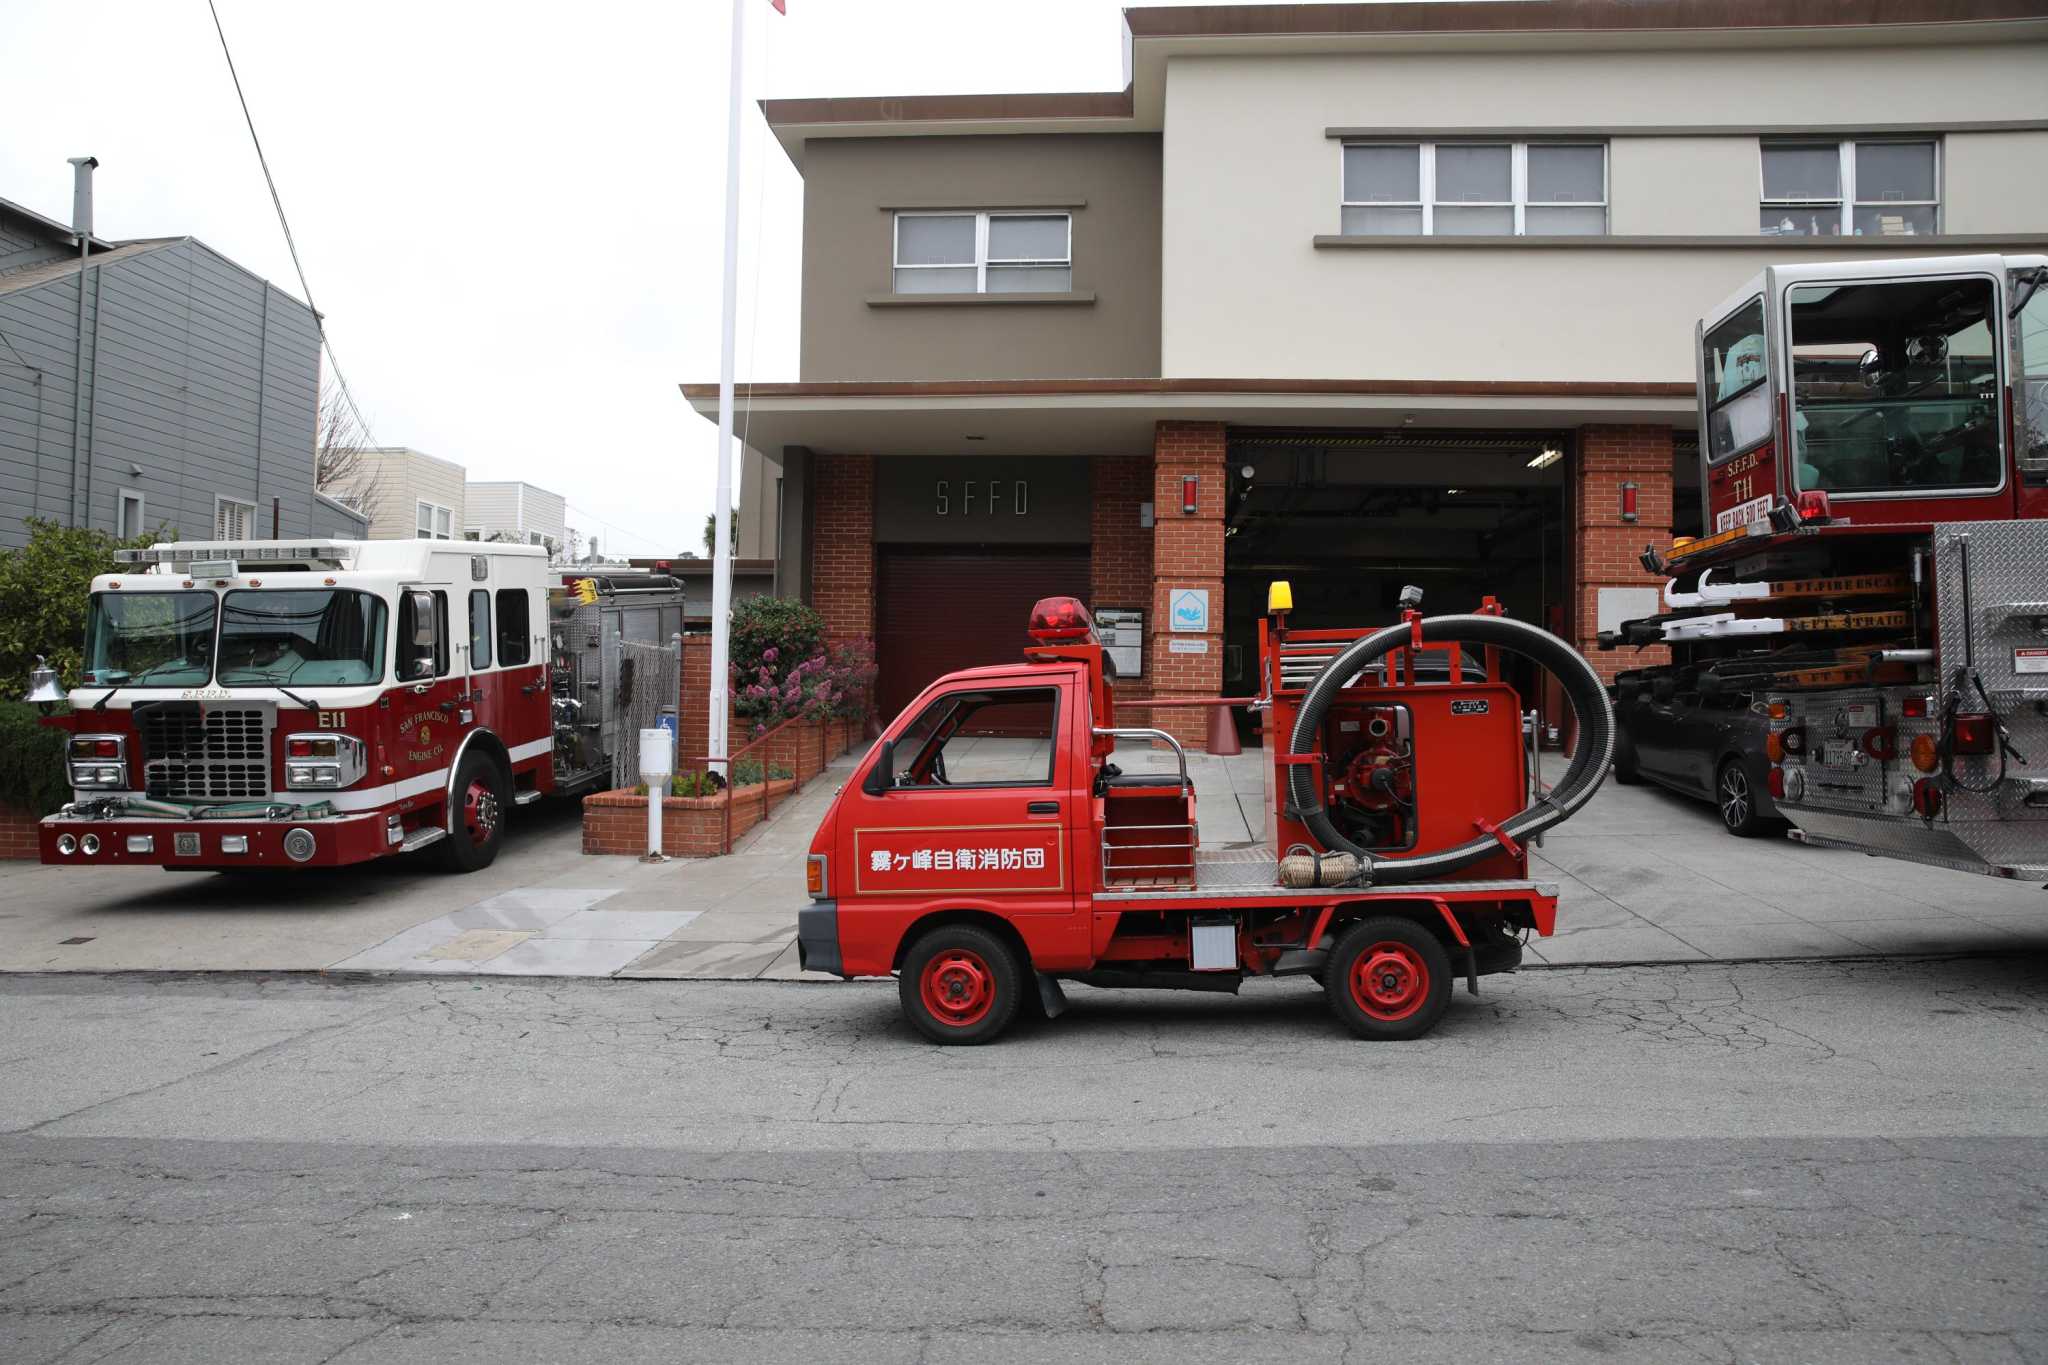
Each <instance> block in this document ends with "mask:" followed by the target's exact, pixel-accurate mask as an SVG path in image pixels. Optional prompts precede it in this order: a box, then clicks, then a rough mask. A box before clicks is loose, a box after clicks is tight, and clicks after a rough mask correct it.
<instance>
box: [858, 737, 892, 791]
mask: <svg viewBox="0 0 2048 1365" xmlns="http://www.w3.org/2000/svg"><path fill="white" fill-rule="evenodd" d="M895 768H896V741H895V740H893V739H885V740H883V741H882V747H881V748H880V749H878V750H876V751H875V762H874V766H873V767H871V768H869V769H868V775H867V776H866V777H864V778H862V779H861V782H860V789H861V790H862V791H863V792H866V793H867V794H868V795H869V796H886V795H888V794H889V789H890V788H891V787H893V786H894V785H896V773H895Z"/></svg>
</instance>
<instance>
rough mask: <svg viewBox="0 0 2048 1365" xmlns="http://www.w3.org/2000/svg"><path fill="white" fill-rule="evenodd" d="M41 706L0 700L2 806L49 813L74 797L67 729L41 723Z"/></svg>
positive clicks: (0, 786) (0, 795)
mask: <svg viewBox="0 0 2048 1365" xmlns="http://www.w3.org/2000/svg"><path fill="white" fill-rule="evenodd" d="M41 718H42V712H41V709H40V708H38V707H34V706H30V705H29V704H28V703H26V702H19V701H0V805H5V806H12V807H14V808H15V809H16V810H21V811H27V812H28V813H29V814H30V815H38V816H40V815H48V814H49V813H50V812H52V811H54V810H56V809H57V808H58V807H59V806H61V805H63V804H64V803H65V802H66V801H69V800H70V799H71V786H70V783H69V782H68V781H67V780H66V778H65V775H64V739H65V735H64V732H63V731H61V730H53V729H51V728H49V727H48V726H45V725H41V724H39V723H38V722H39V721H40V720H41Z"/></svg>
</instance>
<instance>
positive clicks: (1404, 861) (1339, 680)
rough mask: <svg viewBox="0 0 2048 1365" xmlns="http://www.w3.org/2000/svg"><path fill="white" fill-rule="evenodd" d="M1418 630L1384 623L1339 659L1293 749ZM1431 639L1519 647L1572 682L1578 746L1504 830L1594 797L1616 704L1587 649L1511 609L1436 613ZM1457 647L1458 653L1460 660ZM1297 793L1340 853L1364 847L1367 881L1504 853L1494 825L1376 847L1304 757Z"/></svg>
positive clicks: (1312, 687)
mask: <svg viewBox="0 0 2048 1365" xmlns="http://www.w3.org/2000/svg"><path fill="white" fill-rule="evenodd" d="M1411 634H1412V632H1411V631H1410V629H1409V627H1408V626H1407V625H1406V624H1405V623H1404V624H1401V625H1393V626H1388V627H1386V628H1385V629H1383V630H1376V631H1374V632H1373V633H1372V634H1370V635H1367V636H1364V637H1363V638H1361V639H1358V640H1354V641H1352V643H1351V644H1350V645H1348V646H1346V647H1345V649H1344V651H1343V652H1342V653H1340V654H1338V655H1337V657H1336V658H1334V659H1332V660H1330V662H1329V663H1328V664H1326V665H1325V666H1324V667H1323V671H1322V672H1320V673H1318V674H1316V676H1315V681H1313V682H1311V683H1310V684H1309V685H1308V691H1307V693H1306V694H1304V695H1303V697H1302V699H1301V710H1300V712H1299V713H1297V715H1296V716H1295V720H1294V733H1293V734H1292V735H1291V736H1289V740H1288V748H1289V749H1290V750H1291V751H1292V752H1294V753H1297V754H1299V753H1308V752H1310V751H1312V750H1314V749H1315V748H1316V747H1317V738H1318V735H1319V733H1320V731H1321V729H1322V724H1323V715H1324V713H1325V712H1326V711H1328V710H1329V709H1330V703H1331V702H1333V701H1335V700H1336V699H1337V694H1338V693H1339V692H1341V691H1342V690H1343V688H1344V686H1345V684H1346V683H1348V682H1350V681H1351V680H1352V679H1353V678H1355V677H1357V676H1358V674H1359V671H1360V670H1361V669H1363V668H1365V667H1366V666H1367V665H1369V664H1371V663H1372V662H1373V661H1374V660H1375V659H1379V658H1381V657H1382V656H1384V655H1386V654H1389V653H1392V652H1393V651H1394V650H1396V649H1399V648H1400V647H1401V646H1403V645H1405V644H1407V643H1408V642H1409V639H1410V638H1411ZM1422 639H1423V642H1424V643H1425V644H1432V645H1441V644H1470V645H1480V646H1485V645H1492V646H1494V647H1496V648H1499V649H1504V650H1507V651H1508V652H1510V653H1513V654H1520V655H1522V656H1523V657H1524V658H1526V659H1529V660H1530V661H1532V662H1533V663H1535V664H1536V665H1537V666H1538V667H1539V668H1541V669H1543V671H1544V672H1546V673H1548V674H1550V675H1551V676H1552V677H1554V678H1556V679H1557V680H1558V682H1560V683H1561V684H1563V686H1564V695H1565V700H1566V701H1568V702H1569V703H1570V704H1571V708H1572V711H1573V712H1574V713H1575V714H1576V715H1577V716H1578V719H1579V745H1578V751H1577V752H1576V753H1574V754H1573V755H1572V761H1571V766H1569V767H1568V768H1566V769H1565V773H1564V778H1563V780H1562V781H1560V782H1559V783H1558V784H1557V786H1556V787H1554V788H1552V789H1551V791H1550V793H1549V794H1548V795H1546V796H1542V797H1539V798H1537V800H1536V801H1535V802H1534V803H1533V804H1531V805H1530V806H1528V807H1526V808H1525V809H1523V810H1521V811H1519V812H1517V813H1516V814H1514V815H1512V816H1509V817H1508V818H1507V819H1506V820H1504V821H1502V822H1501V825H1500V830H1501V833H1503V834H1505V835H1507V836H1508V837H1509V838H1511V839H1513V840H1514V841H1515V842H1517V843H1524V842H1526V841H1527V840H1528V838H1529V837H1530V836H1531V835H1534V834H1540V833H1542V832H1543V831H1544V830H1546V829H1549V828H1550V827H1551V826H1552V825H1555V824H1559V823H1561V822H1563V821H1564V820H1565V818H1566V817H1568V816H1570V815H1571V814H1572V813H1573V812H1574V811H1576V810H1578V808H1579V807H1580V806H1582V805H1584V804H1585V803H1586V801H1587V800H1588V799H1589V798H1590V797H1591V796H1592V795H1593V793H1594V792H1596V791H1598V790H1599V789H1600V784H1601V782H1603V781H1605V780H1606V778H1607V765H1608V762H1609V760H1610V759H1611V758H1612V757H1613V751H1614V707H1613V705H1612V704H1611V703H1610V702H1609V701H1608V699H1607V685H1606V684H1605V683H1603V682H1601V681H1600V675H1599V674H1598V673H1595V672H1594V671H1593V666H1592V665H1591V664H1589V663H1587V662H1586V660H1585V658H1584V657H1583V656H1581V655H1580V653H1579V652H1578V651H1577V650H1576V649H1573V648H1572V647H1571V646H1570V645H1568V644H1566V643H1565V642H1564V641H1563V640H1560V639H1558V638H1557V637H1556V636H1555V635H1552V634H1551V633H1550V632H1549V631H1547V630H1544V629H1542V628H1541V627H1538V626H1532V625H1529V624H1528V623H1527V622H1524V621H1516V620H1512V619H1510V618H1508V617H1505V616H1430V617H1425V618H1424V619H1423V622H1422ZM1457 657H1458V656H1456V655H1453V656H1452V658H1453V664H1452V667H1454V668H1455V667H1457V663H1456V662H1455V661H1456V659H1457ZM1287 787H1288V797H1289V798H1290V801H1291V803H1292V805H1293V808H1294V810H1295V812H1296V813H1297V814H1298V815H1299V816H1300V818H1301V821H1302V823H1303V824H1305V825H1307V826H1308V827H1309V830H1310V832H1311V833H1313V834H1314V835H1315V836H1316V838H1318V839H1320V840H1321V841H1322V843H1323V847H1324V848H1325V849H1326V850H1328V851H1330V852H1335V853H1352V854H1356V855H1357V856H1358V858H1359V860H1360V862H1361V864H1362V865H1363V867H1364V869H1365V872H1364V875H1363V878H1362V880H1364V881H1366V882H1382V883H1395V884H1399V883H1402V882H1417V881H1426V880H1429V879H1432V878H1435V877H1440V876H1443V875H1444V874H1446V873H1449V872H1455V871H1457V870H1458V869H1459V868H1461V867H1465V866H1467V865H1468V864H1471V863H1475V862H1478V861H1479V860H1480V859H1482V858H1485V857H1489V856H1491V855H1492V854H1495V853H1498V852H1500V843H1499V841H1498V840H1496V839H1495V838H1494V837H1493V836H1492V835H1490V834H1484V833H1482V834H1479V835H1478V836H1477V837H1475V838H1472V839H1469V840H1467V841H1466V842H1464V843H1462V844H1458V845H1455V846H1454V847H1451V848H1446V849H1439V850H1437V851H1436V852H1434V853H1424V854H1421V855H1419V856H1416V857H1413V858H1388V857H1384V856H1382V855H1380V854H1376V853H1373V852H1371V851H1370V850H1368V849H1365V848H1363V847H1361V846H1359V845H1358V844H1355V843H1353V842H1352V841H1351V840H1349V839H1347V838H1345V837H1344V835H1343V834H1341V833H1340V832H1338V829H1337V826H1336V825H1335V824H1334V823H1332V822H1331V820H1330V815H1329V812H1328V811H1327V810H1326V809H1325V808H1324V805H1323V797H1322V793H1321V792H1320V791H1319V790H1317V783H1316V777H1315V774H1314V773H1313V772H1311V771H1310V770H1309V768H1308V766H1307V765H1305V764H1295V765H1293V766H1292V767H1291V768H1290V769H1289V774H1288V779H1287Z"/></svg>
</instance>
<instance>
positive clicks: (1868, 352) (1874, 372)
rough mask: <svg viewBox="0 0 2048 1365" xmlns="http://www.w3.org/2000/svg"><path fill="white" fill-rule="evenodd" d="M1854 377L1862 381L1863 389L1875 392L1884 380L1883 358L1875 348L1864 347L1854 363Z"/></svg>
mask: <svg viewBox="0 0 2048 1365" xmlns="http://www.w3.org/2000/svg"><path fill="white" fill-rule="evenodd" d="M1856 377H1857V378H1858V379H1860V380H1862V381H1863V387H1864V388H1866V389H1871V390H1875V389H1876V388H1877V386H1878V385H1879V384H1880V383H1881V382H1883V380H1884V356H1883V355H1881V354H1880V353H1879V352H1878V349H1877V347H1875V346H1869V347H1865V348H1864V351H1863V354H1862V355H1861V356H1860V357H1858V359H1857V361H1856Z"/></svg>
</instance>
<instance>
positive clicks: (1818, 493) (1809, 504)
mask: <svg viewBox="0 0 2048 1365" xmlns="http://www.w3.org/2000/svg"><path fill="white" fill-rule="evenodd" d="M1834 518H1835V514H1834V511H1833V509H1832V508H1830V507H1829V506H1828V495H1827V490H1826V489H1824V488H1809V489H1807V490H1806V491H1805V492H1803V493H1801V494H1800V495H1799V519H1800V520H1801V521H1833V520H1834Z"/></svg>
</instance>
